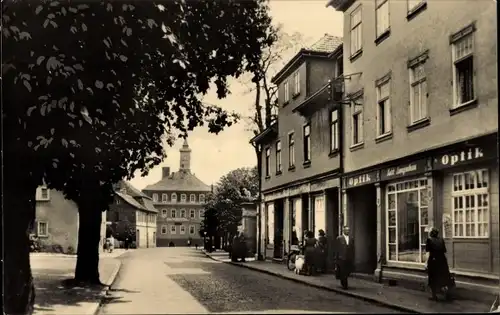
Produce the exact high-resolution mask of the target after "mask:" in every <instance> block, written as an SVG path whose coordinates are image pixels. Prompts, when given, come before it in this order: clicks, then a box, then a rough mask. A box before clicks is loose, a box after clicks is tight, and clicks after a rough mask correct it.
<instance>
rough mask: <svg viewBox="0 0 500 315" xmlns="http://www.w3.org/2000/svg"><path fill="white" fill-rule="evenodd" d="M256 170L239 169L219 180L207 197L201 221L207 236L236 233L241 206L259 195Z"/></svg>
mask: <svg viewBox="0 0 500 315" xmlns="http://www.w3.org/2000/svg"><path fill="white" fill-rule="evenodd" d="M258 181H259V180H258V174H257V168H256V167H252V168H245V167H244V168H238V169H236V170H233V171H231V172H229V173H227V174H226V175H224V176H222V177H221V178H220V180H219V181H218V182H217V184H216V186H215V187H214V192H213V193H212V194H210V195H209V196H208V199H207V203H206V204H205V206H204V207H205V216H204V219H203V228H204V231H207V234H208V235H210V236H217V235H219V236H222V234H225V233H229V234H233V235H234V233H236V231H237V229H238V226H239V225H240V222H241V218H242V217H241V216H242V213H241V204H242V203H243V202H245V201H251V200H254V199H255V198H256V197H257V195H258V193H259V185H258Z"/></svg>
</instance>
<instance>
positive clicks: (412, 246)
mask: <svg viewBox="0 0 500 315" xmlns="http://www.w3.org/2000/svg"><path fill="white" fill-rule="evenodd" d="M431 163H432V160H431V159H430V158H426V159H420V160H415V161H410V162H404V163H402V164H399V165H395V166H390V167H387V168H385V169H382V170H381V172H380V181H381V184H380V187H381V190H382V191H383V195H384V202H383V204H384V205H385V207H383V209H384V210H383V211H384V213H383V216H382V220H383V221H384V222H385V229H384V230H385V233H384V234H385V237H384V238H385V239H383V238H382V237H381V238H380V240H381V241H382V240H383V245H384V246H385V250H384V252H385V260H386V261H387V263H388V264H392V265H396V266H397V265H399V264H401V266H404V264H422V265H423V264H424V263H425V255H426V251H425V243H426V240H427V237H428V232H429V227H430V226H432V225H433V223H432V222H433V221H432V217H433V216H432V206H431V205H429V198H430V197H431V196H432V174H431V173H430V171H431V169H432V164H431Z"/></svg>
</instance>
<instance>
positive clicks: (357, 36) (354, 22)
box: [351, 6, 363, 56]
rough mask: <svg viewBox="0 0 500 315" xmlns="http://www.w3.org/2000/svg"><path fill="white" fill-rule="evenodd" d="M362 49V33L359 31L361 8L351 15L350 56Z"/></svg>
mask: <svg viewBox="0 0 500 315" xmlns="http://www.w3.org/2000/svg"><path fill="white" fill-rule="evenodd" d="M362 48H363V31H362V29H361V6H359V7H358V8H357V9H355V10H354V11H352V13H351V56H353V55H354V54H356V53H357V52H359V51H360V50H361V49H362Z"/></svg>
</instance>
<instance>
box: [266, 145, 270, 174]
mask: <svg viewBox="0 0 500 315" xmlns="http://www.w3.org/2000/svg"><path fill="white" fill-rule="evenodd" d="M270 175H271V148H267V149H266V177H269V176H270Z"/></svg>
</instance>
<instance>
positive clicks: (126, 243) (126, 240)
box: [125, 236, 130, 250]
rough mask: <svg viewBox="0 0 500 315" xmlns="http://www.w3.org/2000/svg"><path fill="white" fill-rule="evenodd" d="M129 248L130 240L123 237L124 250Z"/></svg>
mask: <svg viewBox="0 0 500 315" xmlns="http://www.w3.org/2000/svg"><path fill="white" fill-rule="evenodd" d="M129 246H130V240H129V238H128V236H126V237H125V250H128V249H129Z"/></svg>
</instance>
